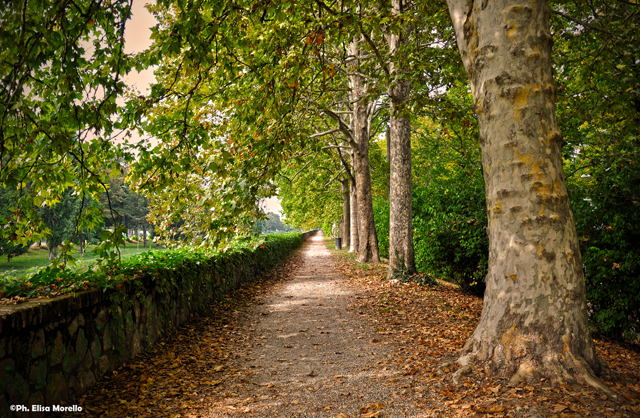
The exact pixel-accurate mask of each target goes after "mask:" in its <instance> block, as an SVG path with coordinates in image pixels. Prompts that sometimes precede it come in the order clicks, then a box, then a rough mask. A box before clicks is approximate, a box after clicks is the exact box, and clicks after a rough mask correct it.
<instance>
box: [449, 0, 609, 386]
mask: <svg viewBox="0 0 640 418" xmlns="http://www.w3.org/2000/svg"><path fill="white" fill-rule="evenodd" d="M448 4H449V10H450V12H451V17H452V20H453V24H454V27H455V31H456V37H457V41H458V47H459V49H460V54H461V56H462V60H463V63H464V66H465V69H466V71H467V75H468V77H469V80H470V82H471V91H472V93H473V98H474V108H475V112H476V114H477V117H478V122H479V127H480V145H481V148H482V166H483V169H484V178H485V186H486V199H487V213H488V218H489V219H488V226H487V233H488V235H489V271H488V274H487V277H486V283H487V288H486V292H485V299H484V308H483V311H482V317H481V319H480V323H479V324H478V327H477V328H476V330H475V331H474V333H473V335H472V336H471V337H470V338H469V340H468V341H467V343H466V345H465V346H464V348H463V350H462V356H461V357H460V359H459V360H458V361H459V362H460V363H461V364H463V365H464V364H474V363H477V364H481V365H483V366H484V368H485V370H486V371H488V372H493V373H496V374H498V375H502V376H505V377H510V378H511V381H512V382H516V381H519V380H523V379H527V380H529V379H533V378H537V377H540V376H545V377H547V378H549V379H551V380H552V381H556V382H572V381H578V382H586V383H589V384H591V385H593V386H596V387H599V388H601V389H603V390H608V389H607V388H606V387H604V386H603V385H602V383H601V382H600V381H599V380H598V379H597V378H596V377H595V375H600V374H601V373H603V372H606V371H607V368H606V365H605V364H604V363H603V362H602V361H601V360H600V359H599V358H598V356H597V355H596V352H595V349H594V344H593V341H592V339H591V335H590V334H589V327H588V318H587V304H586V297H585V283H584V273H583V270H582V260H581V256H580V250H579V247H578V238H577V235H576V230H575V224H574V220H573V215H572V213H571V209H570V207H569V199H568V196H567V189H566V186H565V180H564V174H563V171H562V155H561V138H562V137H561V135H560V132H559V130H558V126H557V121H556V115H555V88H554V86H553V76H552V68H551V43H552V38H551V34H550V32H549V8H548V4H547V2H546V1H542V0H529V1H527V2H524V3H523V2H521V1H515V0H494V1H490V2H487V1H482V2H480V1H476V2H475V3H474V2H469V1H467V0H448Z"/></svg>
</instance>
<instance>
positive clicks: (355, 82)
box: [349, 40, 380, 263]
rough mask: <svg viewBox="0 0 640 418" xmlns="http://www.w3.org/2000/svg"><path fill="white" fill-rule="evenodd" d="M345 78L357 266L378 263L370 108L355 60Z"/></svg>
mask: <svg viewBox="0 0 640 418" xmlns="http://www.w3.org/2000/svg"><path fill="white" fill-rule="evenodd" d="M360 52H361V51H360V48H359V47H358V41H357V40H354V41H353V42H352V43H351V45H350V47H349V53H350V54H351V55H353V56H354V57H358V56H360ZM351 70H352V71H351V73H350V74H349V87H350V88H351V94H352V103H353V109H352V113H351V117H352V126H353V132H352V136H353V142H355V149H354V150H353V172H354V177H355V179H356V184H357V188H356V190H357V200H358V201H357V208H358V223H357V225H358V256H357V260H358V261H359V262H361V263H379V262H380V255H379V253H378V237H377V235H376V227H375V223H374V219H373V199H372V196H371V172H370V170H369V133H370V131H371V126H370V122H371V119H370V112H371V108H372V104H371V103H370V102H369V100H368V98H367V87H366V82H365V78H364V76H363V75H362V74H360V73H359V72H358V60H357V59H356V60H354V63H353V64H352V66H351Z"/></svg>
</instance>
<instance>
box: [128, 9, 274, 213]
mask: <svg viewBox="0 0 640 418" xmlns="http://www.w3.org/2000/svg"><path fill="white" fill-rule="evenodd" d="M149 3H150V2H148V1H145V0H134V1H133V6H132V17H131V20H129V22H127V26H126V28H125V34H124V38H125V53H127V54H135V53H138V52H142V51H144V50H145V49H147V48H149V47H150V46H151V43H152V40H151V29H150V28H152V27H153V26H155V25H156V24H157V23H158V21H157V20H156V19H155V18H154V17H153V15H152V14H151V13H149V11H148V10H147V8H146V7H145V5H146V4H149ZM125 81H126V82H127V84H128V85H129V86H132V87H135V88H136V89H137V90H138V91H139V92H141V93H145V92H147V90H148V88H149V86H150V85H151V83H153V82H154V81H155V77H154V75H153V69H152V68H151V69H148V70H144V71H141V72H137V71H136V70H135V69H134V70H132V71H131V72H130V73H129V74H127V76H126V77H125ZM132 140H133V141H138V140H139V137H138V136H137V133H133V138H132ZM261 206H262V207H263V208H264V210H265V211H266V212H273V213H277V214H278V215H279V216H282V206H280V202H279V200H278V198H276V197H270V198H268V199H263V201H262V202H261Z"/></svg>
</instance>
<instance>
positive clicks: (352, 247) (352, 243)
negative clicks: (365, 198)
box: [349, 182, 358, 253]
mask: <svg viewBox="0 0 640 418" xmlns="http://www.w3.org/2000/svg"><path fill="white" fill-rule="evenodd" d="M349 197H350V202H349V208H350V209H351V237H350V239H349V252H350V253H357V252H358V190H357V189H356V185H355V183H353V182H351V187H350V193H349Z"/></svg>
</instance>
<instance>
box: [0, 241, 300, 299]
mask: <svg viewBox="0 0 640 418" xmlns="http://www.w3.org/2000/svg"><path fill="white" fill-rule="evenodd" d="M302 240H303V239H302V234H301V233H298V232H291V233H286V234H277V235H265V236H262V237H260V238H258V239H255V240H252V241H239V242H235V243H233V244H232V245H231V246H230V247H228V248H227V249H225V250H224V251H212V250H207V249H194V248H182V249H177V250H161V251H149V252H145V253H142V254H139V255H137V256H135V257H132V258H129V259H126V260H122V262H121V264H120V265H118V266H115V267H105V268H102V269H96V268H94V269H90V268H89V266H83V267H81V268H77V269H73V268H70V267H66V268H65V267H64V266H55V265H51V266H48V267H46V268H43V269H41V270H40V271H38V272H37V273H34V274H31V275H28V276H27V277H25V278H15V277H10V276H9V277H7V276H5V277H3V278H2V279H3V280H2V283H1V284H0V291H2V292H4V296H5V297H16V296H17V297H21V298H33V297H38V296H45V297H50V296H59V295H63V294H69V293H77V292H79V291H83V290H88V289H95V288H98V289H104V290H105V291H106V290H108V289H121V288H122V287H123V286H124V285H127V286H129V285H134V286H138V287H140V286H145V284H146V282H149V281H152V282H155V285H156V286H158V287H159V289H166V290H168V289H170V288H172V287H175V286H177V283H178V282H184V284H185V285H187V289H189V288H193V292H195V291H196V289H197V290H198V291H199V293H200V294H202V295H207V294H208V292H209V291H212V292H214V293H219V292H220V291H222V292H225V291H227V290H228V287H229V283H234V284H238V283H242V282H244V281H247V280H252V279H254V278H256V277H259V276H260V275H261V274H263V273H264V272H265V271H266V270H268V269H269V268H271V267H273V266H274V265H276V264H277V263H279V262H280V261H282V260H284V259H285V258H286V257H287V256H288V255H289V254H290V253H291V251H293V250H294V249H296V248H298V247H299V246H300V245H301V244H302ZM190 283H191V284H190Z"/></svg>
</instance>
